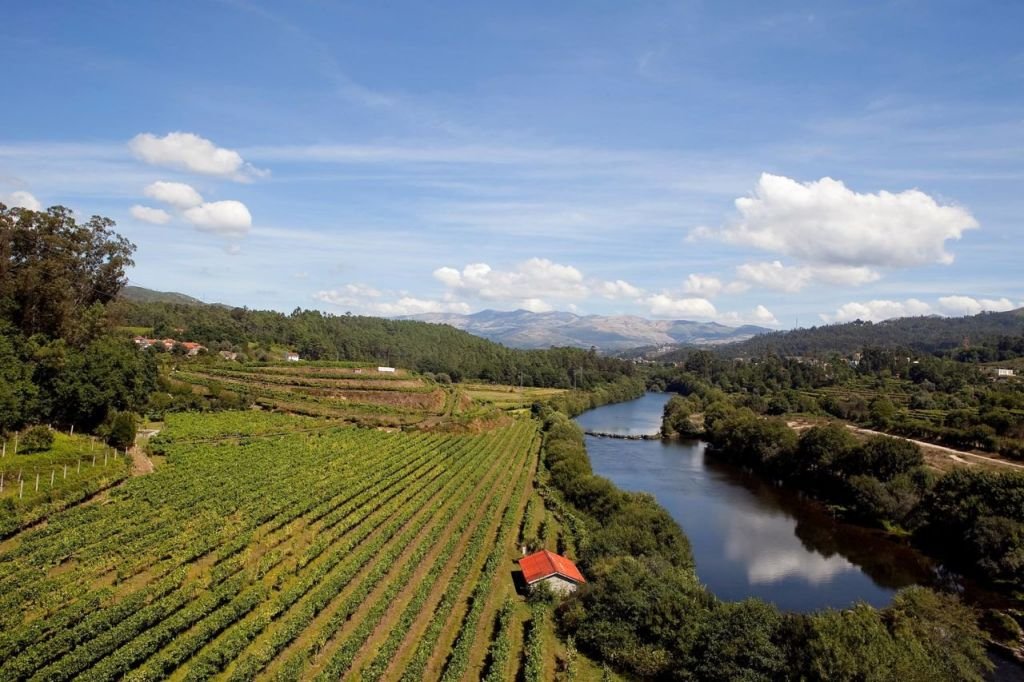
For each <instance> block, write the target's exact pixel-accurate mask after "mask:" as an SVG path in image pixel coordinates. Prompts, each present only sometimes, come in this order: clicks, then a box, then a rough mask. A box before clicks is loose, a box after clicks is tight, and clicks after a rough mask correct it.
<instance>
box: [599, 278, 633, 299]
mask: <svg viewBox="0 0 1024 682" xmlns="http://www.w3.org/2000/svg"><path fill="white" fill-rule="evenodd" d="M594 290H595V291H596V292H597V293H598V294H600V295H601V296H603V297H605V298H609V299H619V298H639V297H640V296H643V295H644V290H643V289H641V288H640V287H635V286H633V285H632V284H630V283H629V282H626V281H625V280H621V279H617V280H615V281H614V282H598V283H596V284H595V285H594Z"/></svg>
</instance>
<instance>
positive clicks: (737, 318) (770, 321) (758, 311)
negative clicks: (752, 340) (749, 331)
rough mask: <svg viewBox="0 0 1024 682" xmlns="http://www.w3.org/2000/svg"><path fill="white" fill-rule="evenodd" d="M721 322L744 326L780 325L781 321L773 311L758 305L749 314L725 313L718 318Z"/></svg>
mask: <svg viewBox="0 0 1024 682" xmlns="http://www.w3.org/2000/svg"><path fill="white" fill-rule="evenodd" d="M718 321H719V322H722V323H723V324H733V325H743V324H756V325H765V324H767V325H773V326H774V325H778V324H779V321H778V319H776V317H775V315H774V314H773V313H772V311H770V310H768V309H767V308H765V307H764V306H763V305H758V306H757V307H756V308H754V310H753V311H751V312H750V313H749V314H746V315H744V314H741V313H736V312H730V313H725V314H724V315H721V316H720V317H719V318H718Z"/></svg>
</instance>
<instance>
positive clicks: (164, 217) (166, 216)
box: [131, 204, 171, 225]
mask: <svg viewBox="0 0 1024 682" xmlns="http://www.w3.org/2000/svg"><path fill="white" fill-rule="evenodd" d="M131 211H132V217H133V218H135V219H136V220H141V221H142V222H144V223H152V224H153V225H166V224H167V223H169V222H171V214H170V213H168V212H167V211H165V210H163V209H162V208H152V207H150V206H140V205H138V204H136V205H135V206H132V209H131Z"/></svg>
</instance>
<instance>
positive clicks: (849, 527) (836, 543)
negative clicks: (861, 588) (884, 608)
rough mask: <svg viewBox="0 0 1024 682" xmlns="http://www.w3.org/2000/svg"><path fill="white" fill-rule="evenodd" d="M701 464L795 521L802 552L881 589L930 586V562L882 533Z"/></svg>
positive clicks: (732, 471) (716, 465)
mask: <svg viewBox="0 0 1024 682" xmlns="http://www.w3.org/2000/svg"><path fill="white" fill-rule="evenodd" d="M704 464H705V466H706V467H707V468H708V470H709V471H710V472H712V473H715V474H717V475H719V476H721V477H723V478H726V479H727V480H729V481H730V482H731V483H734V484H736V485H739V486H741V487H743V488H744V489H746V490H748V491H749V492H750V493H751V494H753V495H754V496H755V497H756V498H757V499H758V501H759V502H761V503H762V504H763V505H764V506H765V507H767V508H768V509H771V510H777V511H780V512H782V513H784V514H785V515H786V516H788V517H790V518H792V519H793V520H795V521H796V527H795V529H794V534H795V535H796V537H797V539H799V540H800V544H801V545H803V547H804V548H805V549H806V550H807V551H810V552H815V553H817V554H820V555H821V556H823V557H825V558H830V557H833V556H835V555H839V556H841V557H843V558H845V559H846V560H847V561H849V562H850V563H852V564H854V565H855V566H857V567H858V568H860V569H861V570H862V571H863V572H864V573H865V574H866V575H867V576H868V577H869V578H871V580H872V581H874V582H875V584H877V585H879V586H881V587H884V588H888V589H899V588H901V587H908V586H910V585H935V583H936V572H935V568H934V567H935V563H934V562H933V561H931V560H930V559H929V558H928V557H927V556H925V555H924V554H922V553H921V552H918V551H917V550H915V549H914V548H913V547H910V546H909V545H907V544H904V543H902V542H900V541H898V540H895V539H893V538H892V537H890V536H887V535H885V534H884V533H883V532H882V531H876V530H872V529H870V528H864V527H861V526H856V525H854V524H850V523H844V522H842V521H839V520H837V519H835V518H834V517H833V516H832V515H831V514H830V513H829V512H828V510H827V509H826V508H825V507H824V505H822V504H821V503H820V502H818V501H816V500H813V499H811V498H808V497H806V496H803V495H801V494H800V493H798V492H796V491H794V490H792V489H790V488H785V487H783V486H777V485H773V484H772V483H770V482H768V481H766V480H764V479H763V478H761V477H759V476H757V475H755V474H753V473H751V472H749V471H744V470H741V469H738V468H736V467H733V466H731V465H728V464H725V463H723V462H716V461H712V460H711V459H706V460H705V462H704Z"/></svg>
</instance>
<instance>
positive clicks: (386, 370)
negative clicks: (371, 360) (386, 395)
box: [377, 367, 395, 374]
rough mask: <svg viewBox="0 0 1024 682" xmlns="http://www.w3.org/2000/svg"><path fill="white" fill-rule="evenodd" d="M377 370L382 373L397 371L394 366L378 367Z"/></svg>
mask: <svg viewBox="0 0 1024 682" xmlns="http://www.w3.org/2000/svg"><path fill="white" fill-rule="evenodd" d="M377 371H378V372H380V373H381V374H394V373H395V368H394V367H378V368H377Z"/></svg>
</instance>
